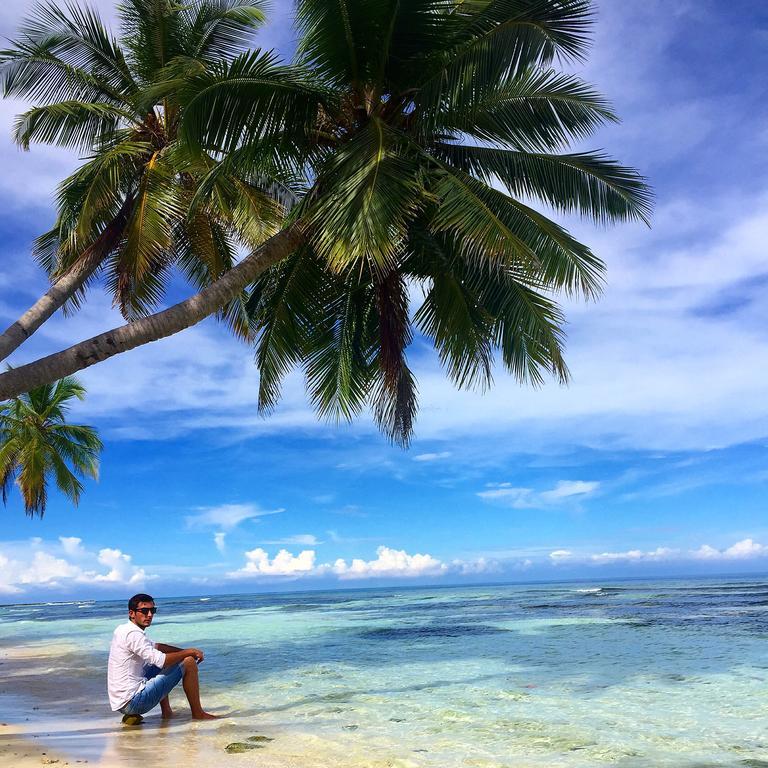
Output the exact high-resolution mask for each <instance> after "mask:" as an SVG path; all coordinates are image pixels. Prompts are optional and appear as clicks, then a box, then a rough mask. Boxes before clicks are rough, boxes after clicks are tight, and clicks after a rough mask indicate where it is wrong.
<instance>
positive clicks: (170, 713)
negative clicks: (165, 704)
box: [162, 709, 176, 720]
mask: <svg viewBox="0 0 768 768" xmlns="http://www.w3.org/2000/svg"><path fill="white" fill-rule="evenodd" d="M175 714H176V713H175V712H174V711H173V710H172V709H164V710H163V712H162V718H163V720H170V719H171V718H172V717H173V716H174V715H175Z"/></svg>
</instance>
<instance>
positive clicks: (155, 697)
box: [120, 663, 184, 715]
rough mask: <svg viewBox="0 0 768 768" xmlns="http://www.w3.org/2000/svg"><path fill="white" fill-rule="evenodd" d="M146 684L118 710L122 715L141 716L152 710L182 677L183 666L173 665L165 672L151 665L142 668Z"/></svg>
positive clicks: (180, 664)
mask: <svg viewBox="0 0 768 768" xmlns="http://www.w3.org/2000/svg"><path fill="white" fill-rule="evenodd" d="M144 677H146V678H147V684H146V685H145V686H144V687H143V688H142V689H141V690H140V691H139V692H138V693H137V694H136V695H135V696H134V697H133V698H132V699H131V700H130V701H129V702H128V703H127V704H126V705H125V706H124V707H123V708H122V709H121V710H120V711H121V712H122V713H123V714H124V715H143V714H145V713H147V712H149V710H150V709H154V708H155V707H156V706H157V705H158V704H159V703H160V700H161V699H164V698H165V697H166V696H167V695H168V694H169V693H170V692H171V690H173V688H175V687H176V686H177V685H178V684H179V681H180V680H181V678H182V677H184V664H183V663H179V664H174V665H173V666H172V667H170V668H168V669H167V670H166V671H165V672H164V671H163V670H162V669H160V667H155V666H152V665H149V666H146V667H144Z"/></svg>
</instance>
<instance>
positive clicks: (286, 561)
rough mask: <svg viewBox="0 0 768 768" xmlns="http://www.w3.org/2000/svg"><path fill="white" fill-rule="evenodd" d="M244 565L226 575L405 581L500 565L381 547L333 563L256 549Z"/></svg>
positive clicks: (492, 570)
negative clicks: (366, 556)
mask: <svg viewBox="0 0 768 768" xmlns="http://www.w3.org/2000/svg"><path fill="white" fill-rule="evenodd" d="M245 560H246V562H245V565H244V566H243V567H242V568H240V569H239V570H237V571H231V572H230V573H228V574H227V576H228V577H229V578H231V579H242V578H249V577H250V578H257V579H259V578H269V577H280V578H286V577H292V578H299V577H320V576H325V577H328V576H335V577H337V578H338V579H340V580H342V581H347V580H354V579H372V578H387V579H390V578H404V579H415V578H420V577H434V576H445V575H448V574H454V575H473V574H481V573H495V572H497V571H499V569H500V565H499V563H498V562H497V561H496V560H491V559H488V558H485V557H479V558H476V559H474V560H453V561H452V562H450V563H445V562H443V561H441V560H439V559H438V558H436V557H433V556H432V555H429V554H419V553H417V554H413V555H412V554H409V553H408V552H406V551H405V550H402V549H392V548H391V547H386V546H380V547H378V548H377V549H376V557H375V559H373V560H365V559H363V558H353V559H351V560H349V561H347V560H345V559H343V558H339V559H337V560H335V561H334V562H332V563H321V564H316V555H315V552H314V550H303V551H302V552H300V553H299V554H298V555H293V554H291V553H290V552H289V551H288V550H285V549H281V550H280V551H279V552H278V553H277V554H276V555H275V556H274V558H270V556H269V553H268V552H267V551H266V550H264V549H262V548H261V547H257V548H256V549H253V550H251V551H249V552H246V553H245Z"/></svg>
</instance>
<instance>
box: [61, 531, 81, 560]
mask: <svg viewBox="0 0 768 768" xmlns="http://www.w3.org/2000/svg"><path fill="white" fill-rule="evenodd" d="M59 541H60V542H61V547H62V549H63V550H64V552H65V553H66V554H67V555H69V556H70V557H83V556H84V555H85V554H86V552H85V549H83V540H82V539H80V538H78V537H77V536H59Z"/></svg>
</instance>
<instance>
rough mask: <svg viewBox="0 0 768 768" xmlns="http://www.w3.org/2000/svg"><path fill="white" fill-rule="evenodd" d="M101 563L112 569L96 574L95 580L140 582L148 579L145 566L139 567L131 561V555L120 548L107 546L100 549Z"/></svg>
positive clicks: (121, 582)
mask: <svg viewBox="0 0 768 768" xmlns="http://www.w3.org/2000/svg"><path fill="white" fill-rule="evenodd" d="M98 559H99V563H101V565H105V566H107V567H108V568H109V569H110V571H109V573H106V574H103V575H96V576H95V577H94V578H95V581H111V582H115V583H118V584H140V583H142V582H144V581H146V580H147V574H146V573H145V572H144V569H143V568H137V567H136V566H135V565H133V564H132V563H131V556H130V555H126V554H125V553H123V552H121V551H120V550H119V549H110V548H108V547H107V548H105V549H101V550H99V558H98Z"/></svg>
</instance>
